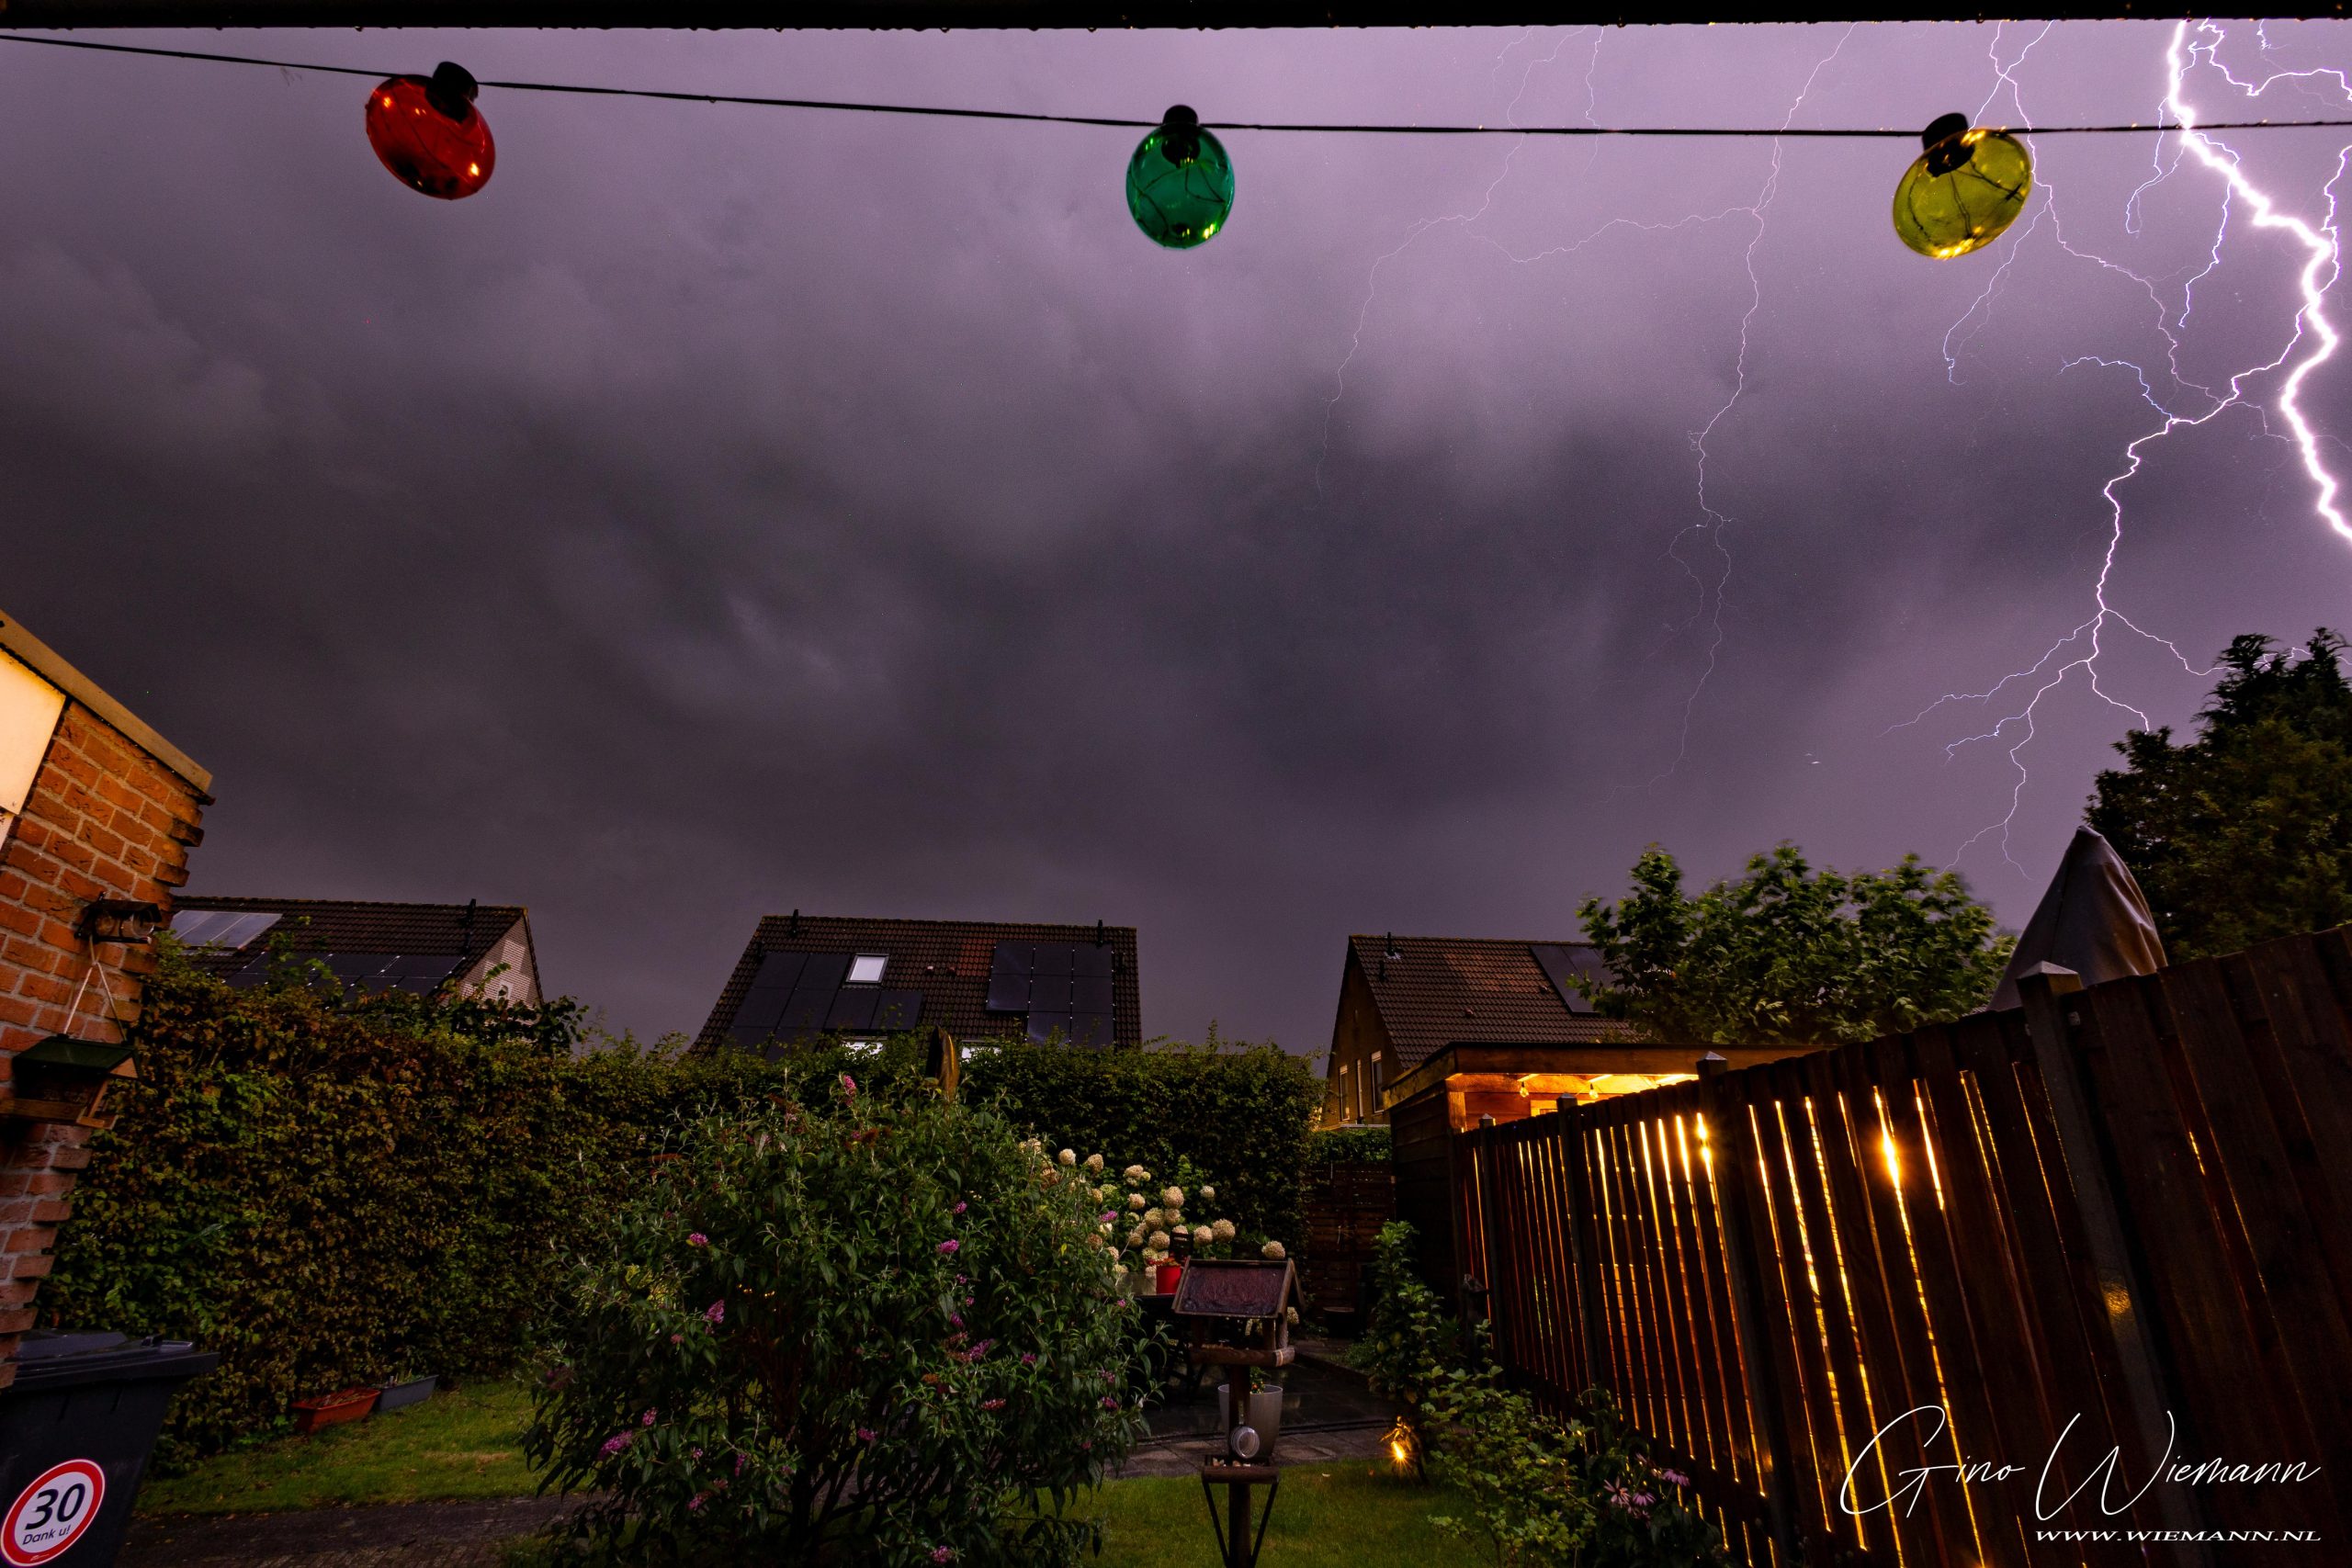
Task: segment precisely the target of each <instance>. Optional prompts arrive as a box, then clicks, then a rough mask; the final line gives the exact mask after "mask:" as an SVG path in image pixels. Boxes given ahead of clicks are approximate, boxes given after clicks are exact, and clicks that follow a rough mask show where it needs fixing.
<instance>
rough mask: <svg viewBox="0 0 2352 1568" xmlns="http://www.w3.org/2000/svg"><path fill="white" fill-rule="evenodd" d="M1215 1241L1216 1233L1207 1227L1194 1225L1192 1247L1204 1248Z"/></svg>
mask: <svg viewBox="0 0 2352 1568" xmlns="http://www.w3.org/2000/svg"><path fill="white" fill-rule="evenodd" d="M1215 1240H1216V1231H1214V1230H1212V1229H1210V1228H1209V1227H1208V1226H1206V1225H1195V1226H1193V1246H1194V1247H1206V1246H1208V1244H1209V1243H1211V1242H1213V1241H1215Z"/></svg>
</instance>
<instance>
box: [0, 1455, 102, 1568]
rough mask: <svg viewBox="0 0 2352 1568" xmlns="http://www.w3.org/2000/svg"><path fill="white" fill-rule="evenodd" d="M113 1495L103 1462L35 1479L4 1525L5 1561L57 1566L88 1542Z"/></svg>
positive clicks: (0, 1529) (58, 1468)
mask: <svg viewBox="0 0 2352 1568" xmlns="http://www.w3.org/2000/svg"><path fill="white" fill-rule="evenodd" d="M106 1495H107V1473H106V1472H105V1471H103V1470H100V1469H99V1468H98V1466H97V1461H95V1460H86V1459H69V1460H67V1461H65V1462H64V1463H63V1464H60V1465H52V1466H51V1468H49V1469H48V1470H45V1471H43V1472H41V1473H40V1475H38V1476H36V1477H34V1478H33V1483H32V1484H31V1485H29V1486H28V1487H26V1488H25V1489H24V1490H23V1491H22V1492H20V1493H18V1494H17V1501H16V1503H15V1505H14V1506H11V1507H10V1508H9V1510H8V1517H7V1518H6V1520H0V1557H6V1559H7V1560H8V1561H9V1562H10V1563H12V1564H13V1565H14V1568H34V1565H35V1564H37V1563H41V1562H54V1561H55V1560H56V1559H57V1557H58V1556H59V1555H60V1554H61V1553H62V1552H64V1551H66V1550H67V1549H68V1548H70V1547H71V1546H73V1544H74V1542H75V1541H77V1540H81V1539H82V1535H83V1532H84V1531H85V1530H87V1529H89V1528H90V1521H91V1520H92V1519H95V1518H96V1517H98V1505H99V1504H100V1503H101V1502H103V1501H105V1499H106Z"/></svg>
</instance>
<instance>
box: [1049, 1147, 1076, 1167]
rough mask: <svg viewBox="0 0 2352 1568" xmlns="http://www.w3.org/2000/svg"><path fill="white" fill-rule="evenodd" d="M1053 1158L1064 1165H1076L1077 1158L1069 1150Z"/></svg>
mask: <svg viewBox="0 0 2352 1568" xmlns="http://www.w3.org/2000/svg"><path fill="white" fill-rule="evenodd" d="M1054 1157H1055V1158H1056V1159H1057V1160H1059V1161H1061V1162H1062V1163H1063V1164H1064V1165H1076V1164H1077V1163H1078V1156H1077V1155H1076V1154H1074V1153H1072V1152H1071V1151H1070V1150H1069V1149H1064V1150H1063V1151H1062V1152H1061V1153H1059V1154H1057V1155H1056V1156H1054Z"/></svg>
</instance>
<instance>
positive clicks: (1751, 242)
mask: <svg viewBox="0 0 2352 1568" xmlns="http://www.w3.org/2000/svg"><path fill="white" fill-rule="evenodd" d="M1860 25H1861V24H1860V23H1859V22H1849V23H1848V24H1847V26H1846V30H1845V31H1844V32H1842V33H1839V34H1838V41H1837V43H1835V44H1834V45H1832V46H1831V47H1830V51H1829V52H1828V53H1827V54H1825V55H1823V56H1822V57H1821V58H1820V59H1819V60H1818V61H1816V62H1814V67H1813V69H1812V70H1811V71H1810V72H1808V73H1806V74H1805V79H1804V85H1803V86H1801V87H1799V88H1798V89H1797V96H1796V97H1795V98H1794V99H1793V100H1792V101H1791V102H1790V104H1789V112H1788V113H1787V114H1785V115H1782V116H1781V130H1788V129H1789V128H1790V127H1791V126H1792V125H1794V124H1795V123H1796V120H1797V116H1798V115H1799V114H1800V113H1802V112H1803V111H1804V101H1805V98H1806V96H1808V95H1810V94H1811V93H1812V91H1813V85H1814V84H1815V82H1817V81H1819V80H1820V79H1821V73H1823V72H1824V71H1826V70H1828V69H1829V67H1830V65H1831V63H1832V62H1835V61H1836V60H1837V58H1838V55H1839V54H1841V53H1843V52H1844V51H1845V48H1846V40H1847V39H1850V38H1852V37H1853V36H1854V29H1855V28H1858V27H1860ZM1781 147H1782V142H1781V138H1780V137H1777V136H1775V137H1774V138H1772V158H1771V162H1770V164H1769V165H1768V166H1767V167H1766V169H1765V172H1764V183H1763V184H1762V185H1761V186H1758V189H1757V192H1756V199H1755V200H1754V201H1752V202H1750V203H1749V204H1748V205H1747V206H1746V207H1741V208H1734V209H1731V210H1733V211H1735V212H1739V213H1743V214H1745V215H1746V216H1747V218H1748V219H1749V220H1751V221H1752V222H1753V224H1754V228H1753V229H1752V231H1750V232H1749V234H1748V236H1747V250H1746V251H1745V252H1744V253H1743V254H1742V255H1741V258H1740V261H1741V265H1742V266H1743V267H1744V268H1745V270H1746V271H1747V310H1745V311H1743V312H1742V313H1741V315H1740V318H1739V352H1738V354H1737V355H1736V356H1735V357H1734V359H1733V361H1732V387H1731V392H1730V395H1729V396H1727V397H1725V398H1724V400H1723V402H1722V404H1721V406H1719V407H1718V408H1717V409H1716V410H1715V412H1713V414H1712V415H1710V416H1709V417H1708V420H1707V423H1705V424H1703V425H1701V426H1700V427H1699V428H1698V429H1697V430H1694V431H1692V432H1691V450H1692V452H1693V453H1694V454H1695V457H1696V462H1695V465H1694V466H1695V468H1696V469H1697V475H1696V478H1697V485H1698V502H1699V515H1698V516H1697V517H1696V518H1694V519H1692V520H1691V522H1689V523H1686V524H1684V525H1682V527H1680V528H1679V529H1678V530H1676V532H1675V535H1674V537H1673V538H1672V539H1671V540H1669V541H1668V544H1667V547H1666V555H1667V557H1668V559H1670V560H1672V561H1673V562H1674V564H1675V565H1677V566H1679V567H1680V568H1681V569H1682V570H1683V573H1684V575H1686V576H1688V577H1689V578H1690V579H1691V587H1692V588H1693V589H1694V590H1695V591H1696V592H1697V594H1698V605H1697V608H1696V609H1694V610H1693V611H1692V612H1691V618H1690V619H1689V620H1687V621H1685V622H1683V623H1682V625H1681V626H1679V627H1677V628H1676V632H1677V635H1679V634H1680V633H1682V632H1686V631H1688V630H1690V628H1691V626H1696V625H1697V624H1698V623H1699V622H1700V621H1701V620H1702V619H1704V620H1705V621H1706V622H1707V623H1708V627H1707V661H1706V663H1705V665H1704V666H1703V667H1702V669H1701V670H1700V671H1699V678H1698V680H1696V681H1695V682H1691V693H1690V694H1689V695H1688V696H1686V697H1684V698H1683V699H1682V724H1681V728H1680V729H1679V731H1678V732H1677V735H1676V737H1675V746H1674V761H1671V762H1668V764H1667V765H1666V766H1665V768H1663V769H1662V770H1660V771H1659V772H1658V773H1656V774H1654V775H1653V776H1652V777H1651V778H1650V780H1649V784H1652V785H1655V784H1657V783H1659V782H1660V781H1661V780H1663V779H1666V778H1668V777H1670V776H1671V775H1672V774H1673V773H1674V771H1675V770H1676V769H1677V768H1679V767H1680V766H1681V765H1682V760H1683V758H1685V757H1686V756H1688V755H1690V752H1691V715H1692V714H1693V712H1695V711H1696V710H1697V708H1698V705H1699V699H1700V697H1701V696H1702V695H1703V694H1705V692H1706V690H1707V682H1709V681H1710V680H1712V679H1713V677H1714V673H1715V661H1716V660H1717V659H1719V658H1720V657H1721V656H1722V653H1723V647H1724V598H1725V595H1726V594H1727V592H1729V590H1730V587H1731V570H1732V558H1731V541H1730V539H1729V537H1728V531H1729V529H1730V527H1731V524H1732V518H1731V516H1730V515H1729V514H1728V513H1724V512H1719V511H1717V510H1716V509H1715V507H1714V505H1713V502H1709V501H1708V499H1707V463H1708V458H1709V454H1708V451H1707V438H1708V437H1709V436H1711V435H1713V434H1714V433H1715V430H1716V427H1717V426H1719V425H1721V424H1722V423H1723V422H1724V420H1725V419H1726V418H1728V417H1729V416H1730V414H1731V412H1732V410H1733V409H1735V408H1736V407H1738V406H1739V400H1740V399H1741V398H1742V397H1743V396H1745V395H1746V394H1747V352H1748V331H1749V329H1750V328H1751V327H1752V326H1753V325H1754V324H1755V321H1756V313H1757V311H1758V310H1762V309H1763V307H1764V282H1763V279H1761V278H1759V277H1758V276H1757V275H1756V253H1757V251H1758V249H1759V248H1760V247H1761V246H1762V245H1763V243H1764V230H1765V223H1764V215H1765V214H1766V213H1767V212H1768V211H1770V209H1771V206H1772V202H1773V200H1774V199H1775V198H1776V197H1779V195H1780V194H1781ZM1694 534H1704V535H1705V536H1706V542H1707V544H1708V545H1709V546H1711V547H1713V550H1714V554H1715V561H1716V563H1717V565H1718V567H1719V570H1717V571H1716V572H1715V580H1714V581H1713V583H1712V584H1711V583H1709V582H1708V581H1706V580H1705V579H1703V578H1702V577H1701V576H1700V575H1699V572H1698V570H1697V569H1696V568H1694V567H1693V566H1692V565H1691V563H1690V562H1689V561H1688V560H1686V559H1685V558H1683V555H1682V545H1683V541H1684V540H1686V539H1688V538H1690V537H1691V536H1692V535H1694Z"/></svg>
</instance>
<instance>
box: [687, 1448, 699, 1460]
mask: <svg viewBox="0 0 2352 1568" xmlns="http://www.w3.org/2000/svg"><path fill="white" fill-rule="evenodd" d="M688 1457H689V1458H692V1459H700V1458H702V1450H700V1449H694V1450H689V1451H688Z"/></svg>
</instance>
